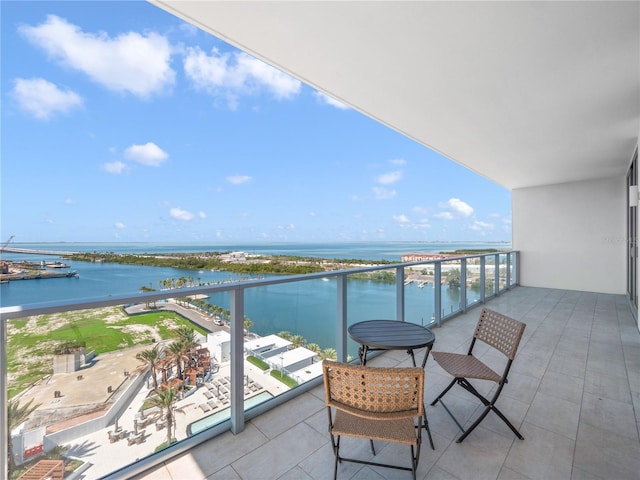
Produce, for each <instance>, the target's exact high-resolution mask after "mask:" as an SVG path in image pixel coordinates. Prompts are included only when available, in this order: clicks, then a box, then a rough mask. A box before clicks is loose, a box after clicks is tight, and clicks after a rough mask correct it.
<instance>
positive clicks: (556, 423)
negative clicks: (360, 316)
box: [136, 287, 640, 480]
mask: <svg viewBox="0 0 640 480" xmlns="http://www.w3.org/2000/svg"><path fill="white" fill-rule="evenodd" d="M487 306H488V307H489V308H492V309H494V310H497V311H499V312H502V313H504V314H507V315H509V316H511V317H513V318H516V319H518V320H521V321H523V322H525V323H526V324H527V328H526V330H525V333H524V337H523V340H522V342H521V344H520V349H519V352H518V355H517V357H516V360H515V362H514V364H513V368H512V370H511V374H510V376H509V380H510V381H509V383H508V384H507V385H506V387H505V389H504V390H503V392H502V395H501V398H500V400H499V401H498V406H499V407H500V408H501V409H502V411H503V412H504V413H505V414H506V415H507V417H509V418H510V419H511V420H512V422H513V423H514V424H515V425H516V427H517V428H519V429H520V431H521V433H522V434H523V436H524V437H525V439H524V440H523V441H521V440H518V439H517V438H516V437H515V436H514V435H513V434H512V432H511V431H510V430H509V429H508V428H507V427H506V426H505V425H504V424H503V423H502V422H501V421H500V420H499V419H498V418H497V416H496V415H494V414H493V413H490V414H489V415H488V416H487V418H485V420H484V421H483V422H482V423H481V424H480V426H479V427H478V428H476V430H475V431H474V432H472V433H471V434H470V435H469V436H468V437H467V439H465V441H464V442H462V443H460V444H458V443H455V439H456V438H457V435H458V434H459V430H458V429H457V427H456V426H455V424H454V423H453V421H452V420H451V419H450V417H449V416H448V415H447V414H446V412H445V411H444V409H443V408H442V407H441V406H438V405H437V406H435V407H431V406H427V414H428V418H429V423H430V426H431V432H432V434H433V439H434V442H435V451H433V450H431V449H430V448H429V444H428V442H427V441H426V438H425V439H424V443H423V448H422V454H421V458H420V464H419V469H418V478H419V479H438V480H440V479H450V480H455V479H460V480H463V479H498V480H506V479H514V480H517V479H545V480H549V479H572V480H578V479H579V480H592V479H640V441H639V437H638V430H639V428H640V334H639V333H638V330H637V327H636V325H635V323H634V319H633V317H632V315H631V312H630V309H629V306H628V303H627V300H626V298H625V297H624V296H622V295H607V294H596V293H587V292H575V291H566V290H552V289H543V288H529V287H517V288H515V289H513V290H512V291H510V292H507V293H505V294H503V295H501V296H500V297H498V298H495V299H493V300H491V301H489V302H488V303H487ZM479 313H480V310H479V308H474V309H472V310H470V311H469V312H468V313H467V314H465V315H462V316H459V317H456V318H455V319H453V320H451V321H449V322H446V323H445V324H444V325H443V326H442V327H440V328H436V329H435V330H434V331H435V333H436V335H437V340H436V344H435V346H434V350H448V351H460V352H463V351H466V349H467V348H468V343H469V340H470V337H471V335H472V332H473V327H474V326H475V324H476V322H477V318H478V315H479ZM486 360H487V361H489V362H490V361H492V359H491V358H490V356H488V355H487V356H486ZM371 364H372V365H375V364H378V365H386V366H395V365H402V366H405V365H409V364H410V359H409V357H408V356H407V355H406V353H404V352H399V351H396V352H387V353H384V354H383V355H381V356H380V357H378V358H376V359H374V360H372V361H371ZM448 381H449V377H448V376H447V374H446V373H445V372H444V371H443V370H441V369H440V368H439V367H438V365H437V364H436V363H435V362H434V361H433V360H432V359H429V361H428V363H427V366H426V387H425V388H426V394H425V395H426V399H427V401H428V402H429V401H430V400H431V399H432V398H433V397H435V396H436V395H437V393H438V392H439V391H440V390H441V389H442V388H443V387H444V386H445V385H446V384H447V383H448ZM482 387H483V389H481V391H483V393H486V391H487V387H486V386H482ZM447 400H448V401H447V406H448V407H449V408H451V409H452V410H453V412H454V413H455V414H456V416H458V418H459V419H464V421H468V420H469V419H473V418H474V415H477V413H478V412H479V410H480V407H479V405H478V402H477V401H475V399H474V398H473V397H471V396H470V395H469V394H468V393H467V392H465V391H464V390H462V389H461V388H460V387H458V386H456V387H454V389H453V390H452V391H451V392H450V393H449V394H448V395H447ZM347 444H350V445H353V447H352V448H353V451H354V452H358V453H359V454H361V455H364V456H367V455H370V453H369V450H368V444H367V442H366V441H365V442H362V441H360V442H353V441H351V440H349V442H347V439H343V446H344V447H345V448H346V446H347ZM406 449H407V447H404V449H403V448H402V447H398V446H395V445H388V446H386V447H384V448H383V449H382V450H381V451H379V452H378V459H379V460H381V461H388V460H389V459H392V460H397V459H398V458H401V459H402V458H404V457H407V456H408V453H407V451H405V450H406ZM332 476H333V453H332V451H331V447H330V443H329V435H328V433H327V416H326V410H325V407H324V404H323V391H322V388H321V387H318V388H316V389H314V390H312V391H311V392H308V393H305V394H303V395H301V396H299V397H297V398H296V399H294V400H292V401H290V402H287V403H286V404H285V405H282V406H280V407H278V408H276V409H274V410H271V411H269V412H268V413H266V414H263V415H261V416H260V417H257V418H254V419H253V420H251V421H249V422H247V424H246V428H245V430H244V431H243V432H242V433H241V434H238V435H233V434H231V433H229V432H227V433H225V434H223V435H221V436H219V437H217V438H215V439H213V440H210V441H208V442H206V443H204V444H202V445H200V446H198V447H195V448H193V449H191V450H190V451H189V452H187V453H185V454H182V455H180V456H178V457H176V458H173V459H171V460H169V461H167V462H166V463H164V464H162V465H160V466H157V467H155V468H154V469H152V470H150V471H147V472H145V473H144V474H142V475H139V476H138V477H136V480H158V479H172V480H179V479H189V480H199V479H205V478H206V479H244V480H263V479H264V480H267V479H280V480H289V479H290V480H321V479H329V478H332ZM338 477H339V478H340V479H354V480H357V479H363V480H364V479H366V480H375V479H396V478H402V479H409V478H411V474H410V473H409V472H403V471H399V470H390V469H383V468H378V467H370V466H363V465H358V464H351V463H343V464H342V465H341V466H340V467H339V470H338Z"/></svg>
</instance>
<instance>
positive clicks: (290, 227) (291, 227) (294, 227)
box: [277, 223, 296, 230]
mask: <svg viewBox="0 0 640 480" xmlns="http://www.w3.org/2000/svg"><path fill="white" fill-rule="evenodd" d="M277 228H278V230H295V229H296V226H295V225H294V224H293V223H290V224H289V225H278V227H277Z"/></svg>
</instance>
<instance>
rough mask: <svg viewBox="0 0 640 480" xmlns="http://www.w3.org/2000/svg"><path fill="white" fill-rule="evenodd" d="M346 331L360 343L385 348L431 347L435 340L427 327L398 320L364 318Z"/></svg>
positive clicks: (409, 348)
mask: <svg viewBox="0 0 640 480" xmlns="http://www.w3.org/2000/svg"><path fill="white" fill-rule="evenodd" d="M348 332H349V336H350V337H351V338H352V339H353V340H354V341H356V342H358V343H359V344H361V345H367V346H368V347H373V348H381V349H385V350H413V349H418V348H422V347H432V346H433V343H434V342H435V340H436V336H435V334H434V333H433V332H432V331H431V330H429V329H428V328H426V327H422V326H420V325H416V324H415V323H409V322H401V321H398V320H365V321H364V322H358V323H354V324H353V325H351V326H350V327H349V328H348Z"/></svg>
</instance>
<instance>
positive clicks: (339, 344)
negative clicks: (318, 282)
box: [336, 275, 347, 362]
mask: <svg viewBox="0 0 640 480" xmlns="http://www.w3.org/2000/svg"><path fill="white" fill-rule="evenodd" d="M336 280H337V282H336V285H337V292H336V293H337V296H338V298H337V300H338V301H337V305H338V311H337V315H336V318H337V322H336V352H337V354H338V361H340V362H346V361H347V276H346V275H339V276H338V277H337V279H336Z"/></svg>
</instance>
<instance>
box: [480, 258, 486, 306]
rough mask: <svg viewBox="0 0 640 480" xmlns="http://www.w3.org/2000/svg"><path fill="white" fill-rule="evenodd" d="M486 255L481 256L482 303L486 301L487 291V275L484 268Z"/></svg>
mask: <svg viewBox="0 0 640 480" xmlns="http://www.w3.org/2000/svg"><path fill="white" fill-rule="evenodd" d="M485 260H486V257H484V256H482V257H480V303H484V297H485V291H486V289H487V284H486V282H487V278H486V277H487V276H486V275H485V271H484V269H485V268H486V262H485Z"/></svg>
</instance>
